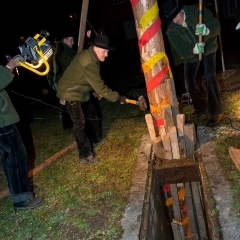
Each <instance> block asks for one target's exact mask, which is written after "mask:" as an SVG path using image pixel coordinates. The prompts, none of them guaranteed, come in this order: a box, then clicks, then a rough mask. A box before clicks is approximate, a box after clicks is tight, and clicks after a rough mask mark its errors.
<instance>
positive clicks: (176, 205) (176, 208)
mask: <svg viewBox="0 0 240 240" xmlns="http://www.w3.org/2000/svg"><path fill="white" fill-rule="evenodd" d="M170 190H171V198H172V203H173V204H172V205H173V216H174V219H175V220H177V221H179V222H182V216H181V210H180V206H179V200H178V188H177V184H170Z"/></svg>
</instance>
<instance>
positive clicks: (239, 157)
mask: <svg viewBox="0 0 240 240" xmlns="http://www.w3.org/2000/svg"><path fill="white" fill-rule="evenodd" d="M228 151H229V155H230V157H231V159H232V160H233V162H234V164H235V166H236V168H237V169H238V171H240V148H238V147H229V148H228Z"/></svg>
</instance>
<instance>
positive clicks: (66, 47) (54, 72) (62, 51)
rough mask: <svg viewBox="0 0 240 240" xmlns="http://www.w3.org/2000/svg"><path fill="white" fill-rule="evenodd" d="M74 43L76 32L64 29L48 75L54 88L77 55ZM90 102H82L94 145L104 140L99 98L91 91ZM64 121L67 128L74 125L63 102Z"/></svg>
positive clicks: (89, 133)
mask: <svg viewBox="0 0 240 240" xmlns="http://www.w3.org/2000/svg"><path fill="white" fill-rule="evenodd" d="M73 44H74V34H73V33H72V32H71V31H63V32H62V33H61V36H60V42H58V43H57V47H56V49H55V53H54V57H53V66H52V68H51V70H50V72H49V74H48V75H47V77H48V81H49V84H50V85H51V86H52V87H53V89H54V90H56V89H57V85H58V81H59V79H60V78H61V76H62V75H63V73H64V71H65V70H66V68H67V66H68V65H69V64H70V63H71V61H72V60H73V58H74V57H75V56H76V54H77V53H76V51H75V50H74V49H72V47H73ZM90 96H91V98H90V102H88V103H82V105H83V106H82V108H83V112H84V115H85V118H86V132H87V135H88V138H89V140H90V142H91V144H92V145H93V146H95V145H96V144H98V143H100V142H101V141H102V126H101V119H102V114H101V108H100V106H99V103H98V99H97V98H95V97H94V96H93V92H91V93H90ZM61 110H62V112H61V113H62V123H63V128H64V129H65V130H67V129H71V128H72V127H73V122H72V120H71V117H70V115H69V113H68V112H67V109H66V107H65V105H64V104H61Z"/></svg>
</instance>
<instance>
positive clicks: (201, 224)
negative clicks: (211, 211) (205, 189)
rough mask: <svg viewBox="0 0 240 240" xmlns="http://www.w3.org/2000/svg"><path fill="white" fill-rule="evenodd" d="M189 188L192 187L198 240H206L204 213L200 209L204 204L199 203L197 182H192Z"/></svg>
mask: <svg viewBox="0 0 240 240" xmlns="http://www.w3.org/2000/svg"><path fill="white" fill-rule="evenodd" d="M191 187H192V196H193V200H194V206H195V211H196V216H197V221H198V228H199V235H200V239H208V235H207V228H206V223H205V217H204V212H203V208H202V206H203V204H204V203H203V202H202V201H201V198H200V194H199V191H200V190H199V188H198V182H192V183H191Z"/></svg>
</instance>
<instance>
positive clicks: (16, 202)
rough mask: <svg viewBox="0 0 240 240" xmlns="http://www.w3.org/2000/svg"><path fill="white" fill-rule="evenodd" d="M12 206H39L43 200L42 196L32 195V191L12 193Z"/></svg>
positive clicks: (28, 207) (20, 207)
mask: <svg viewBox="0 0 240 240" xmlns="http://www.w3.org/2000/svg"><path fill="white" fill-rule="evenodd" d="M11 197H12V201H13V207H14V209H15V211H16V210H19V209H33V208H36V207H39V206H40V205H42V203H43V202H44V199H43V198H42V197H34V195H33V193H32V192H27V193H20V194H12V195H11Z"/></svg>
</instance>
